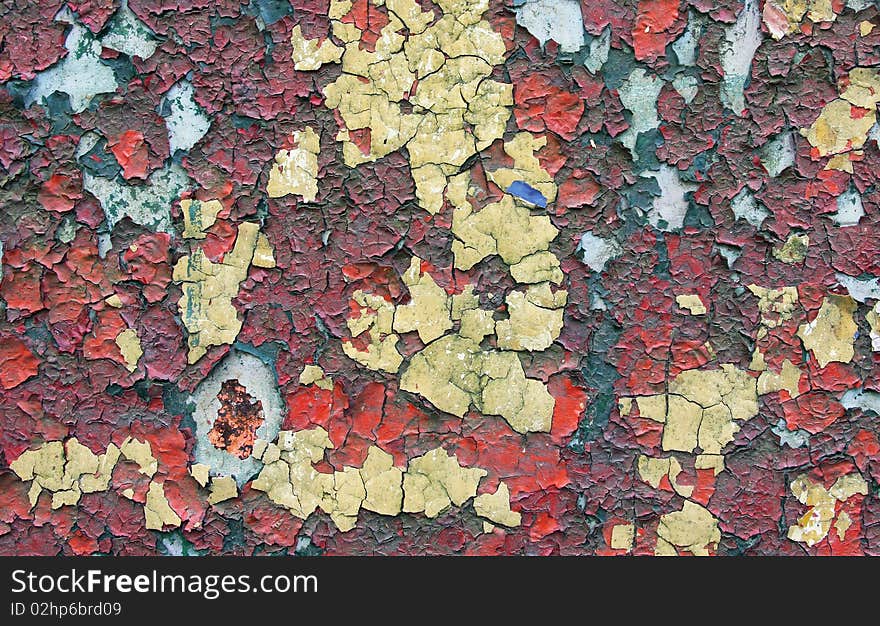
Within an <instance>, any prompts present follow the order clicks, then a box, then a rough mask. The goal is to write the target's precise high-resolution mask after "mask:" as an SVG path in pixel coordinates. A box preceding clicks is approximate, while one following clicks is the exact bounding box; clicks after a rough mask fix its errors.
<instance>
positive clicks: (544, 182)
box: [487, 133, 556, 204]
mask: <svg viewBox="0 0 880 626" xmlns="http://www.w3.org/2000/svg"><path fill="white" fill-rule="evenodd" d="M545 145H547V138H546V137H537V136H535V135H532V134H531V133H517V134H516V135H514V137H513V138H512V139H511V140H510V141H506V142H505V143H504V152H506V153H507V155H508V156H509V157H511V158H512V159H513V167H511V168H507V167H502V168H498V169H496V170H489V171H488V172H487V175H488V177H489V180H491V181H492V182H493V183H495V184H496V185H498V186H499V187H500V188H501V189H502V190H503V191H507V189H508V188H509V187H510V186H511V185H512V184H513V183H514V182H516V181H523V182H524V183H526V184H527V185H529V186H530V187H532V188H533V189H537V190H538V191H540V192H541V195H543V196H544V198H545V199H546V200H547V203H548V204H549V203H550V202H553V201H554V200H556V183H554V182H553V177H552V176H550V174H548V173H547V170H545V169H544V168H543V167H542V166H541V162H540V161H538V158H537V157H536V156H535V153H536V152H537V151H538V150H540V149H541V148H543V147H544V146H545Z"/></svg>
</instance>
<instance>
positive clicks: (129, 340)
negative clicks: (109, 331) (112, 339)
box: [116, 328, 144, 372]
mask: <svg viewBox="0 0 880 626" xmlns="http://www.w3.org/2000/svg"><path fill="white" fill-rule="evenodd" d="M116 345H117V346H118V347H119V352H121V353H122V358H123V359H125V367H126V369H128V371H129V372H133V371H135V370H136V369H137V364H138V360H139V359H140V358H141V356H143V354H144V351H143V350H142V349H141V339H140V337H138V334H137V331H136V330H134V329H132V328H126V329H125V330H123V331H122V332H120V333H119V334H118V335H116Z"/></svg>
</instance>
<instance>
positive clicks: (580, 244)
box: [0, 0, 880, 556]
mask: <svg viewBox="0 0 880 626" xmlns="http://www.w3.org/2000/svg"><path fill="white" fill-rule="evenodd" d="M875 4H876V3H871V2H866V1H863V0H850V1H849V2H838V1H836V0H835V1H831V0H741V1H733V0H731V1H729V2H728V1H723V0H717V1H714V2H713V1H711V0H632V1H626V2H613V1H610V0H598V1H596V0H594V1H591V2H588V1H587V0H564V1H563V0H559V1H557V2H549V1H545V0H303V1H302V2H287V1H285V0H282V1H280V2H275V1H272V2H270V1H266V0H246V1H243V2H239V1H238V0H222V1H221V2H217V3H209V4H205V3H201V4H199V3H195V4H194V5H192V6H189V5H185V4H181V3H172V2H167V1H166V0H120V1H118V2H117V1H115V0H113V1H110V2H104V3H88V2H85V3H83V2H79V3H67V2H64V1H63V0H52V1H48V2H40V3H31V4H29V5H28V6H27V7H25V8H16V9H14V10H11V11H10V10H6V12H5V13H4V18H5V19H4V20H3V22H2V26H0V41H2V42H3V45H2V46H0V111H2V113H0V137H2V141H0V197H2V200H3V206H4V211H2V212H0V485H2V489H0V554H51V555H58V554H62V555H99V554H123V555H138V554H233V555H256V554H302V555H317V554H329V555H333V554H345V555H373V554H394V555H413V554H468V555H509V554H524V555H557V554H559V555H584V554H589V555H607V556H611V555H629V554H632V555H657V556H673V555H698V556H706V555H740V554H746V555H758V554H772V555H875V554H878V553H880V531H878V529H880V500H878V497H880V489H878V484H880V432H878V431H880V377H878V375H877V370H876V369H875V363H876V364H878V365H877V366H878V367H880V286H878V282H877V281H878V280H880V266H878V262H877V259H878V258H880V256H878V249H877V234H878V228H880V224H878V225H877V226H875V222H878V221H880V188H878V185H877V182H876V178H877V174H876V173H877V171H878V168H880V147H878V141H880V125H878V122H877V107H878V104H880V28H878V27H880V10H878V8H877V7H876V6H875ZM202 5H204V6H202Z"/></svg>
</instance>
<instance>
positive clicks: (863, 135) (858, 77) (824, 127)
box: [801, 67, 880, 156]
mask: <svg viewBox="0 0 880 626" xmlns="http://www.w3.org/2000/svg"><path fill="white" fill-rule="evenodd" d="M844 84H845V85H846V86H845V88H844V89H843V90H842V91H841V92H840V97H839V98H837V99H835V100H832V101H831V102H829V103H828V104H826V105H825V107H824V108H823V109H822V112H821V113H819V117H817V118H816V121H814V122H813V124H812V125H811V126H810V127H809V128H806V129H801V135H803V136H804V137H806V138H807V140H808V141H809V142H810V144H811V145H812V146H813V147H814V148H816V150H817V151H818V152H819V155H820V156H828V155H834V154H840V153H843V152H851V151H853V150H859V149H860V148H862V146H864V144H865V141H867V139H868V131H870V130H871V127H872V126H874V123H875V121H876V117H877V116H876V110H877V104H878V103H880V74H878V72H877V70H876V69H874V68H867V67H855V68H853V69H852V70H850V72H849V75H848V76H847V77H846V80H845V83H844ZM853 107H858V108H859V109H862V110H861V111H854V110H853Z"/></svg>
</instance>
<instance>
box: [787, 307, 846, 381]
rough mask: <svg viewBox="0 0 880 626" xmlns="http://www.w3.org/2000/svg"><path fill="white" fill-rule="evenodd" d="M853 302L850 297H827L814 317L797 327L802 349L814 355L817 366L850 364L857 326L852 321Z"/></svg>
mask: <svg viewBox="0 0 880 626" xmlns="http://www.w3.org/2000/svg"><path fill="white" fill-rule="evenodd" d="M855 310H856V302H855V300H853V299H852V298H851V297H849V296H835V295H829V296H826V297H825V299H824V300H823V302H822V306H821V307H820V308H819V312H818V314H817V315H816V317H815V318H814V319H813V320H812V321H811V322H808V323H806V324H802V325H801V326H800V327H799V328H798V333H797V334H798V337H800V338H801V340H802V341H803V342H804V347H805V348H806V349H807V350H809V351H810V352H812V353H813V357H814V358H815V359H816V361H817V362H818V363H819V367H825V366H826V365H828V364H829V363H832V362H838V363H849V362H850V361H852V359H853V356H854V355H855V351H854V349H853V343H854V342H855V338H856V333H857V332H858V326H857V325H856V323H855V320H854V319H853V313H854V312H855Z"/></svg>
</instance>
